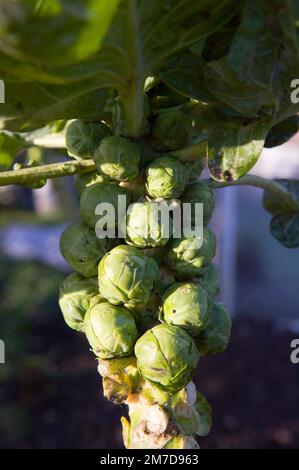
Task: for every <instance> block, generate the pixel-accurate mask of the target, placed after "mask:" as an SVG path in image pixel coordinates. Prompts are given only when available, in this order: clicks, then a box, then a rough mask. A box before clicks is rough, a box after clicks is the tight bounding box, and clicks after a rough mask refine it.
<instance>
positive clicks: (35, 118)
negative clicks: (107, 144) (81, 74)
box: [0, 82, 109, 131]
mask: <svg viewBox="0 0 299 470" xmlns="http://www.w3.org/2000/svg"><path fill="white" fill-rule="evenodd" d="M90 88H92V86H90V84H88V83H76V84H73V85H72V86H67V85H64V86H57V85H46V84H41V83H38V82H32V83H11V82H8V83H7V84H6V88H5V92H6V93H5V94H6V102H5V103H4V104H1V106H0V120H1V121H2V122H4V125H5V127H6V128H7V129H10V130H17V131H26V130H29V129H35V128H38V127H42V126H44V125H45V124H47V123H48V122H49V121H55V120H58V119H63V120H69V119H74V118H76V119H84V120H88V121H96V120H100V119H106V118H109V113H107V112H106V111H105V109H104V107H105V104H106V102H107V99H108V97H109V94H108V92H107V90H99V89H94V90H92V91H89V89H90Z"/></svg>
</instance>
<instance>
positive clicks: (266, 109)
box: [0, 0, 299, 449]
mask: <svg viewBox="0 0 299 470" xmlns="http://www.w3.org/2000/svg"><path fill="white" fill-rule="evenodd" d="M0 18H1V20H0V76H1V78H2V79H3V80H4V81H5V85H6V102H5V103H4V104H1V105H0V129H1V130H0V165H1V170H3V171H2V172H1V173H0V185H7V184H23V185H26V186H30V187H39V186H40V185H42V184H44V182H45V181H46V180H47V179H49V178H56V177H61V176H65V175H76V176H75V181H74V183H75V187H76V189H77V191H78V195H80V197H81V199H80V219H81V220H80V221H77V222H75V223H74V224H73V225H71V226H70V227H69V228H67V229H66V230H65V231H64V233H63V234H62V237H61V252H62V254H63V256H64V257H65V259H66V260H67V261H68V263H69V264H70V266H71V267H72V268H73V270H74V271H75V273H74V274H72V275H71V276H69V277H68V278H67V279H66V280H65V281H64V282H63V284H62V286H61V290H60V298H59V303H60V307H61V310H62V313H63V316H64V318H65V321H66V323H67V324H68V325H69V326H70V327H71V328H73V329H75V330H79V331H81V332H85V334H86V336H87V339H88V341H89V343H90V346H91V349H92V350H93V351H94V353H95V355H96V357H97V359H98V364H99V367H98V369H99V372H100V374H101V376H102V378H103V389H104V394H105V396H106V397H107V398H108V399H110V400H112V401H114V402H115V403H119V404H120V403H126V404H127V405H128V408H129V418H128V419H127V418H123V419H122V425H123V437H124V443H125V446H126V447H128V448H157V449H161V448H192V447H197V446H198V443H197V440H196V436H205V435H206V434H207V433H208V432H209V430H210V427H211V407H210V405H209V404H208V403H207V401H206V399H205V398H204V397H203V396H202V394H200V393H199V392H197V391H196V390H195V386H194V384H193V382H192V376H193V374H194V372H195V369H196V366H197V363H198V360H199V358H200V357H201V356H204V355H206V354H215V353H220V352H222V351H224V350H225V348H226V346H227V343H228V341H229V337H230V330H231V321H230V318H229V315H228V313H227V311H226V309H225V307H224V306H223V305H221V304H219V303H218V302H217V300H216V296H217V293H218V290H219V281H218V276H217V270H216V269H215V266H214V265H213V264H211V262H212V259H213V257H214V255H215V250H216V240H215V236H214V234H213V233H212V231H211V230H210V229H209V228H208V227H206V225H207V224H208V223H209V221H210V219H211V216H212V213H213V209H214V205H215V201H214V194H213V191H214V190H215V189H217V188H221V187H226V186H230V185H238V184H241V185H243V184H249V185H253V186H256V187H259V188H262V189H264V190H265V195H264V205H265V207H266V209H267V210H268V211H269V212H270V213H271V214H272V216H273V218H272V221H271V227H270V228H271V232H272V234H273V235H274V237H275V238H276V239H277V240H278V241H280V242H281V243H282V244H283V245H284V246H286V247H298V246H299V197H298V194H299V191H298V187H299V183H298V182H297V181H291V182H288V181H285V180H278V181H269V180H266V179H264V178H260V177H257V176H254V175H251V174H248V172H249V171H250V170H251V168H252V167H253V165H254V164H255V163H256V162H257V160H258V158H259V156H260V154H261V152H262V149H263V147H264V146H268V147H269V146H273V145H278V144H281V143H283V142H285V141H287V140H288V139H289V138H290V137H291V136H292V135H293V134H294V133H295V132H296V130H297V129H298V119H297V117H296V113H298V111H299V104H298V103H295V102H292V101H291V82H292V81H293V80H294V79H295V78H298V77H299V43H298V38H299V31H298V20H299V11H298V7H297V4H296V2H295V0H275V1H273V0H263V1H262V2H261V1H258V0H243V1H241V2H240V1H237V0H199V1H197V2H194V1H191V0H184V1H182V0H167V1H166V0H165V1H164V0H151V1H150V2H149V1H147V0H139V1H137V0H109V1H108V0H100V1H98V2H94V1H93V0H86V1H81V0H77V1H76V2H74V1H73V0H55V1H53V0H44V1H43V2H40V1H32V2H25V1H21V0H13V1H8V0H0ZM36 147H48V148H58V149H59V148H61V149H67V151H68V154H69V157H70V159H69V161H65V160H64V161H63V162H61V163H53V164H48V165H43V164H41V161H38V160H37V159H36V158H33V157H34V155H33V154H36V150H35V151H32V150H31V152H30V153H31V157H32V158H29V159H28V165H27V166H26V167H25V168H24V167H23V168H20V167H19V166H13V160H14V157H15V155H16V154H17V152H19V151H20V150H21V149H23V148H34V149H36ZM205 166H206V167H207V169H208V171H209V173H210V179H205V180H200V181H197V180H198V179H199V178H200V174H201V172H202V170H203V168H204V167H205ZM118 195H126V196H127V200H128V203H129V202H130V199H131V201H133V202H134V205H133V207H132V210H131V212H129V214H128V216H127V220H126V223H127V229H128V230H127V238H126V243H125V242H124V240H114V241H111V240H105V239H104V240H103V239H98V238H97V237H96V234H95V231H94V230H95V224H96V222H97V220H98V217H97V214H95V207H96V205H97V204H98V203H100V202H109V203H111V204H112V206H114V208H115V209H117V196H118ZM157 198H158V200H161V199H162V200H166V201H168V202H169V203H170V202H171V201H172V199H173V198H176V201H175V202H176V204H177V205H180V201H179V198H180V200H181V202H183V203H184V202H188V203H191V204H192V210H191V214H190V221H191V223H192V224H194V223H195V215H196V213H195V210H193V209H194V204H195V203H203V219H204V225H205V226H204V228H203V233H202V235H201V236H199V235H194V236H193V237H185V236H184V237H182V238H181V239H176V238H173V239H172V238H171V237H167V236H165V234H164V227H163V226H162V224H161V221H160V220H154V221H151V218H148V217H147V215H148V212H149V210H150V207H151V205H152V203H153V202H155V201H156V199H157ZM118 222H119V221H116V224H115V228H116V225H117V223H118ZM223 223H225V221H224V222H223ZM198 241H200V242H202V244H201V246H200V247H199V245H198Z"/></svg>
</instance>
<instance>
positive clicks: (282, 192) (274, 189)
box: [203, 175, 299, 210]
mask: <svg viewBox="0 0 299 470" xmlns="http://www.w3.org/2000/svg"><path fill="white" fill-rule="evenodd" d="M203 182H204V183H206V184H207V185H208V186H209V187H210V188H211V189H218V188H225V187H228V186H254V187H256V188H260V189H264V190H267V191H270V192H271V193H273V194H276V195H277V196H279V197H280V198H281V199H283V200H284V201H285V203H286V204H287V205H288V206H289V208H290V210H299V202H298V201H297V200H296V198H295V197H294V196H293V195H292V194H291V193H290V192H289V191H288V190H287V189H286V188H285V187H284V186H282V185H281V184H280V183H278V182H277V181H274V180H268V179H266V178H263V177H261V176H257V175H246V176H242V177H241V178H239V179H238V180H236V181H229V182H225V181H214V180H211V179H206V180H203Z"/></svg>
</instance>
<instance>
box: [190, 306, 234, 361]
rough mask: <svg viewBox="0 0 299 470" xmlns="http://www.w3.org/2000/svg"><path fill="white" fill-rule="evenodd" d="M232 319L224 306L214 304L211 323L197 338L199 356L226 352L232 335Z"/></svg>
mask: <svg viewBox="0 0 299 470" xmlns="http://www.w3.org/2000/svg"><path fill="white" fill-rule="evenodd" d="M231 325H232V324H231V319H230V316H229V314H228V312H227V310H226V309H225V307H224V305H222V304H219V303H216V302H215V303H213V304H212V306H211V321H210V322H209V324H208V325H207V327H206V328H205V329H204V330H203V331H202V332H201V333H200V334H199V335H198V336H197V337H196V338H195V343H196V346H197V349H198V351H199V354H200V355H201V356H204V355H206V354H217V353H221V352H223V351H225V349H226V347H227V344H228V342H229V339H230V335H231Z"/></svg>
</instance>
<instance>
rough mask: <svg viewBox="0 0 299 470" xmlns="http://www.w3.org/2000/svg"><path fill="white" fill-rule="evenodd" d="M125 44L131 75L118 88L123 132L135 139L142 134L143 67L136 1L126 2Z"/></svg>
mask: <svg viewBox="0 0 299 470" xmlns="http://www.w3.org/2000/svg"><path fill="white" fill-rule="evenodd" d="M126 34H127V44H128V49H127V52H128V56H129V61H130V67H129V69H130V70H132V75H131V76H130V77H128V79H127V80H126V87H125V89H124V90H119V97H120V103H121V108H122V110H123V113H124V121H125V134H126V135H127V136H128V137H131V138H133V139H137V138H139V137H141V136H142V135H143V134H144V126H143V124H144V123H143V121H144V92H143V87H144V81H145V77H144V68H143V62H142V51H141V40H140V32H139V24H138V15H137V12H136V2H135V1H133V0H129V1H128V2H127V31H126Z"/></svg>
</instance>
